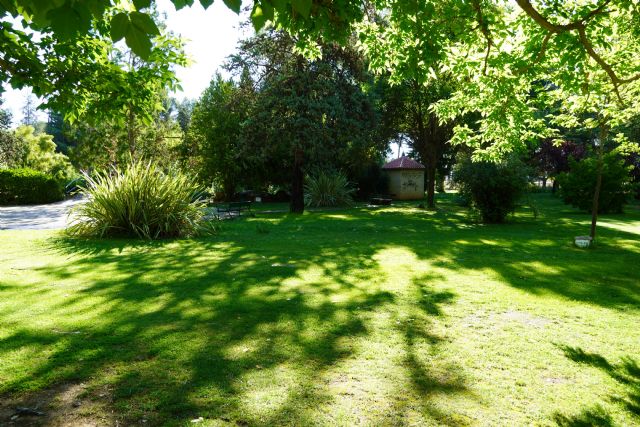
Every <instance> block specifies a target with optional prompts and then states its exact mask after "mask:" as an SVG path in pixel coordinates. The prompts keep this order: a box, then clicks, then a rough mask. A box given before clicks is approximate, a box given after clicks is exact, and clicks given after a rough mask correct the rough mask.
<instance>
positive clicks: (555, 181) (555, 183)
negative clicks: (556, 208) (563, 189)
mask: <svg viewBox="0 0 640 427" xmlns="http://www.w3.org/2000/svg"><path fill="white" fill-rule="evenodd" d="M559 187H560V184H558V179H557V178H553V185H552V186H551V193H552V194H556V192H557V191H558V188H559Z"/></svg>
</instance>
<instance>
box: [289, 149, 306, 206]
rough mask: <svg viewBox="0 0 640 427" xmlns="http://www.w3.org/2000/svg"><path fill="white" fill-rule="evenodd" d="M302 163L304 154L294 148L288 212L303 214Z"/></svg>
mask: <svg viewBox="0 0 640 427" xmlns="http://www.w3.org/2000/svg"><path fill="white" fill-rule="evenodd" d="M303 161H304V152H303V151H302V150H301V149H300V148H296V149H295V150H294V152H293V177H292V178H293V180H292V183H291V204H290V206H289V212H291V213H303V212H304V174H303V172H302V165H303Z"/></svg>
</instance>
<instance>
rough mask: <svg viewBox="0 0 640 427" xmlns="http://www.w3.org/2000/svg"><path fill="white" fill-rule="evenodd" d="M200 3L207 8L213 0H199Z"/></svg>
mask: <svg viewBox="0 0 640 427" xmlns="http://www.w3.org/2000/svg"><path fill="white" fill-rule="evenodd" d="M200 4H201V5H202V7H203V8H205V9H208V8H209V6H211V5H212V4H213V0H200Z"/></svg>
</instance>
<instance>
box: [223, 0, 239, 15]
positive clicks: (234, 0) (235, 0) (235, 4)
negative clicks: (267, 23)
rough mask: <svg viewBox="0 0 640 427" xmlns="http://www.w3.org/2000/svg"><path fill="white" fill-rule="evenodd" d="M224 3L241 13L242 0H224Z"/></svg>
mask: <svg viewBox="0 0 640 427" xmlns="http://www.w3.org/2000/svg"><path fill="white" fill-rule="evenodd" d="M224 4H226V5H227V7H228V8H229V9H231V10H233V11H234V12H235V13H240V8H241V7H242V0H224Z"/></svg>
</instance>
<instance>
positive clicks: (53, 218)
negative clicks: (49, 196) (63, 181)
mask: <svg viewBox="0 0 640 427" xmlns="http://www.w3.org/2000/svg"><path fill="white" fill-rule="evenodd" d="M78 203H82V199H81V198H73V199H68V200H64V201H62V202H57V203H50V204H48V205H25V206H2V207H0V230H46V229H57V228H64V227H66V225H67V213H68V212H69V208H71V206H73V205H76V204H78Z"/></svg>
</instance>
